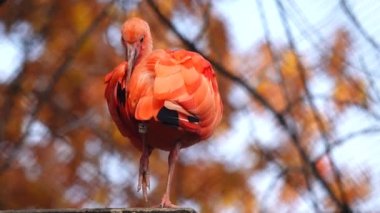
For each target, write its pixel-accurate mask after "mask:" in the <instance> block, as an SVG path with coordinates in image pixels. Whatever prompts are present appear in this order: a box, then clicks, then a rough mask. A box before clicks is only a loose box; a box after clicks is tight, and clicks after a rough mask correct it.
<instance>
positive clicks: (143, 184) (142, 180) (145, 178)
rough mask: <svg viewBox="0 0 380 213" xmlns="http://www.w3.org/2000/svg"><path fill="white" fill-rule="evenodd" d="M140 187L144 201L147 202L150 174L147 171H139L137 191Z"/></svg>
mask: <svg viewBox="0 0 380 213" xmlns="http://www.w3.org/2000/svg"><path fill="white" fill-rule="evenodd" d="M141 189H142V192H143V196H144V200H145V202H148V189H150V175H149V172H148V171H140V174H139V183H138V185H137V192H139V191H140V190H141Z"/></svg>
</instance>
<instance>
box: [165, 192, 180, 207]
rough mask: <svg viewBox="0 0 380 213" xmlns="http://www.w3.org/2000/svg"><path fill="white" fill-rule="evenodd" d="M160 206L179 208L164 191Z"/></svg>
mask: <svg viewBox="0 0 380 213" xmlns="http://www.w3.org/2000/svg"><path fill="white" fill-rule="evenodd" d="M160 208H179V206H177V205H174V204H173V203H172V202H171V201H170V199H169V196H168V195H167V194H166V193H165V194H164V196H163V197H162V200H161V203H160Z"/></svg>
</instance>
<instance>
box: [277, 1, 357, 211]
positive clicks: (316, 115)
mask: <svg viewBox="0 0 380 213" xmlns="http://www.w3.org/2000/svg"><path fill="white" fill-rule="evenodd" d="M276 5H277V8H278V11H279V15H280V17H281V21H282V24H283V26H284V30H285V34H286V38H287V42H288V44H289V46H290V48H291V49H292V50H293V51H294V53H295V54H296V55H298V54H297V49H296V46H295V43H294V38H293V34H292V32H291V30H290V26H289V23H288V19H287V16H286V14H285V8H284V6H283V4H282V2H281V1H280V0H276ZM297 67H298V69H297V70H298V71H299V73H300V77H301V80H302V82H303V87H304V90H305V95H306V100H307V101H308V103H309V105H310V107H311V109H312V112H313V117H314V120H315V121H316V123H317V126H318V129H319V131H320V133H321V135H322V138H323V139H324V142H325V146H326V153H329V150H330V149H331V147H330V144H329V139H328V136H327V134H326V131H325V127H324V125H323V123H322V121H321V119H320V117H319V112H318V109H317V107H316V106H315V104H314V102H313V100H312V95H311V93H310V91H309V90H308V87H307V84H306V76H305V70H304V68H303V67H302V65H301V64H300V62H299V61H297ZM296 147H299V150H298V151H299V152H300V153H301V155H302V156H303V158H304V161H305V162H306V163H308V164H309V165H310V166H311V168H312V172H313V174H314V175H315V177H316V178H317V179H318V180H319V181H320V183H321V184H322V186H323V187H324V188H325V190H326V191H327V192H328V194H329V195H330V197H331V199H332V200H333V202H334V203H335V204H336V205H337V206H339V208H340V210H342V211H345V212H352V210H351V208H350V206H349V205H348V203H347V202H346V200H347V199H346V196H345V193H344V191H343V186H342V181H341V177H340V172H339V170H338V168H337V167H336V165H335V163H334V162H333V160H332V159H331V157H330V156H329V158H330V162H331V165H332V168H333V170H334V175H335V179H336V180H337V182H338V186H339V187H338V188H339V190H340V192H341V193H340V194H341V195H342V200H343V202H341V201H340V200H339V198H338V197H337V196H336V194H335V193H334V192H333V191H332V189H331V188H330V186H329V184H328V182H327V181H326V180H325V179H324V178H323V177H322V175H321V174H320V173H319V172H318V170H317V168H316V164H315V163H313V162H312V161H311V160H310V159H309V158H308V156H307V154H306V152H305V151H304V150H303V149H302V148H301V147H300V146H299V145H297V144H296Z"/></svg>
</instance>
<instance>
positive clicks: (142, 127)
mask: <svg viewBox="0 0 380 213" xmlns="http://www.w3.org/2000/svg"><path fill="white" fill-rule="evenodd" d="M138 128H139V133H140V135H141V140H142V143H143V152H142V155H141V158H140V168H139V183H138V185H137V191H140V190H141V189H142V192H143V196H144V199H145V202H148V189H149V188H150V181H149V156H150V154H151V153H152V148H151V147H150V146H149V145H148V143H147V142H146V132H147V130H148V127H147V125H146V123H139V126H138Z"/></svg>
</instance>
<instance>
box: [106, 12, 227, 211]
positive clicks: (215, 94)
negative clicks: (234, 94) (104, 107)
mask: <svg viewBox="0 0 380 213" xmlns="http://www.w3.org/2000/svg"><path fill="white" fill-rule="evenodd" d="M121 31H122V38H121V40H122V43H123V45H124V47H125V49H126V53H127V61H126V62H123V63H121V64H120V65H118V66H117V67H116V68H115V69H114V70H112V71H111V72H110V73H108V74H107V75H106V77H105V83H106V89H105V98H106V99H107V103H108V109H109V112H110V114H111V116H112V119H113V121H114V122H115V123H116V125H117V127H118V129H119V131H120V132H121V133H122V134H123V136H125V137H128V138H129V139H130V141H131V143H132V144H133V145H134V146H135V147H137V148H138V149H139V150H140V151H142V155H141V158H140V169H139V181H138V191H140V190H141V189H142V191H143V195H144V198H145V200H147V190H148V188H149V187H150V185H149V171H148V164H149V155H150V154H151V153H152V150H153V149H155V148H157V149H161V150H165V151H169V152H170V153H169V159H168V161H169V173H168V179H167V186H166V191H165V194H164V195H163V198H162V201H161V207H175V205H173V204H172V203H171V201H170V198H169V194H170V186H171V181H172V177H173V172H174V167H175V163H176V161H177V158H178V155H179V150H180V149H181V148H186V147H189V146H191V145H193V144H195V143H197V142H199V141H201V140H204V139H207V138H209V137H210V136H211V134H212V133H213V131H214V129H215V127H216V126H217V125H218V123H219V122H220V120H221V117H222V110H223V105H222V102H221V99H220V96H219V91H218V84H217V81H216V78H215V72H214V70H213V69H212V67H211V65H210V63H209V62H208V61H207V60H206V59H204V58H203V57H202V56H201V55H199V54H198V53H195V52H190V51H186V50H161V49H158V50H152V36H151V33H150V29H149V25H148V24H147V23H146V22H145V21H143V20H142V19H139V18H131V19H129V20H127V21H126V22H125V23H124V24H123V26H122V29H121Z"/></svg>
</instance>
